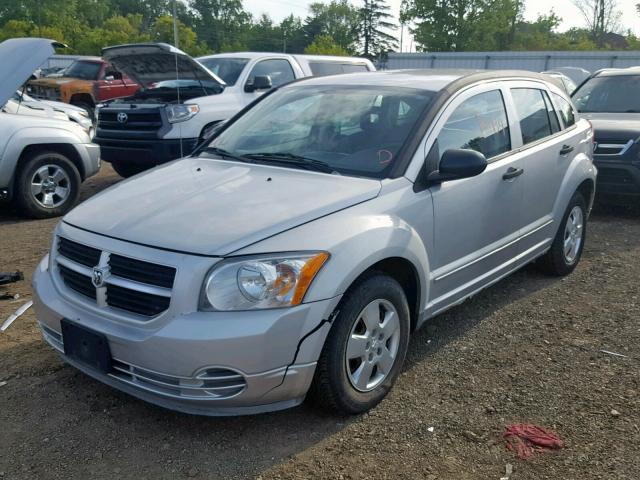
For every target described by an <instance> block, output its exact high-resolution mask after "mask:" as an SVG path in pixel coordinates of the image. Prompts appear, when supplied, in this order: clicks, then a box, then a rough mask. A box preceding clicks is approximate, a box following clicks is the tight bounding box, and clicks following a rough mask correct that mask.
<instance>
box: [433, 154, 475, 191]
mask: <svg viewBox="0 0 640 480" xmlns="http://www.w3.org/2000/svg"><path fill="white" fill-rule="evenodd" d="M486 168H487V159H486V158H485V156H484V155H483V154H482V153H480V152H476V151H475V150H468V149H461V148H452V149H450V150H446V151H445V152H444V153H443V154H442V158H441V159H440V169H439V170H438V171H437V172H432V173H431V174H429V182H431V183H441V182H446V181H448V180H459V179H461V178H469V177H475V176H476V175H480V174H481V173H482V172H484V171H485V169H486Z"/></svg>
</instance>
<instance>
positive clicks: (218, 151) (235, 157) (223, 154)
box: [202, 147, 253, 163]
mask: <svg viewBox="0 0 640 480" xmlns="http://www.w3.org/2000/svg"><path fill="white" fill-rule="evenodd" d="M202 151H203V152H205V153H213V154H214V155H218V156H219V157H222V158H230V159H231V160H237V161H238V162H245V163H253V161H252V160H251V159H250V158H247V157H243V156H242V155H236V154H235V153H231V152H229V151H228V150H225V149H224V148H218V147H206V148H204V149H202Z"/></svg>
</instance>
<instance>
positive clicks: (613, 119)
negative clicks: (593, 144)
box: [580, 113, 640, 142]
mask: <svg viewBox="0 0 640 480" xmlns="http://www.w3.org/2000/svg"><path fill="white" fill-rule="evenodd" d="M580 116H581V117H582V118H586V119H587V120H589V121H590V122H591V124H592V125H593V129H594V131H595V136H596V140H597V141H598V142H603V141H622V140H624V141H625V142H626V141H628V140H635V139H637V138H638V137H640V114H638V113H581V114H580Z"/></svg>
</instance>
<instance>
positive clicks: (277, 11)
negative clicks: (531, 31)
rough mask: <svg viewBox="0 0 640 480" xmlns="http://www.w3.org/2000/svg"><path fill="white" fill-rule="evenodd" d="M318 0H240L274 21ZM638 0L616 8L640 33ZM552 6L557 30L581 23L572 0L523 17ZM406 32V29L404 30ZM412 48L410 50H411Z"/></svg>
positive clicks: (538, 5)
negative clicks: (555, 16)
mask: <svg viewBox="0 0 640 480" xmlns="http://www.w3.org/2000/svg"><path fill="white" fill-rule="evenodd" d="M314 1H317V0H243V3H244V7H245V9H246V10H248V11H249V12H251V13H252V14H253V15H254V16H258V15H260V14H261V13H263V12H264V13H268V14H269V16H270V17H271V18H272V19H274V20H275V21H280V20H282V19H283V18H285V17H287V16H289V15H290V14H292V13H293V14H294V15H296V16H299V17H303V18H304V17H306V16H307V13H308V11H307V6H308V5H309V4H310V3H313V2H314ZM639 1H640V0H618V8H619V9H620V10H621V11H622V25H623V27H624V29H625V30H626V29H631V30H632V31H634V32H635V33H636V34H637V35H640V15H638V13H637V11H636V8H635V4H636V3H638V2H639ZM401 2H402V0H387V4H388V5H389V6H390V7H391V10H392V12H393V14H394V15H396V16H397V15H398V13H399V12H400V3H401ZM352 3H353V4H354V5H358V4H360V1H359V0H353V1H352ZM551 9H553V10H554V11H555V12H556V14H557V15H558V16H559V17H561V18H562V20H563V22H562V24H561V25H560V30H561V31H562V30H568V29H569V28H572V27H581V26H584V20H583V17H582V14H581V13H580V11H579V10H578V9H577V8H576V7H575V5H574V4H573V1H572V0H525V13H524V16H525V19H526V20H535V19H536V18H537V17H538V14H540V13H548V12H550V11H551ZM405 34H406V31H405ZM404 40H405V41H404V42H403V43H404V46H403V51H405V52H406V51H409V48H411V47H412V42H411V39H410V38H408V36H406V35H405V38H404ZM414 50H415V48H414V49H412V51H414Z"/></svg>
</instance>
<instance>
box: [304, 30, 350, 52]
mask: <svg viewBox="0 0 640 480" xmlns="http://www.w3.org/2000/svg"><path fill="white" fill-rule="evenodd" d="M304 53H306V54H308V55H341V56H345V55H349V52H347V51H346V50H345V49H344V48H342V47H341V46H340V45H338V44H337V43H335V42H334V41H333V38H331V37H330V36H329V35H319V36H317V37H316V38H315V40H314V41H313V42H312V43H311V44H310V45H309V46H308V47H307V48H305V49H304Z"/></svg>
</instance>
